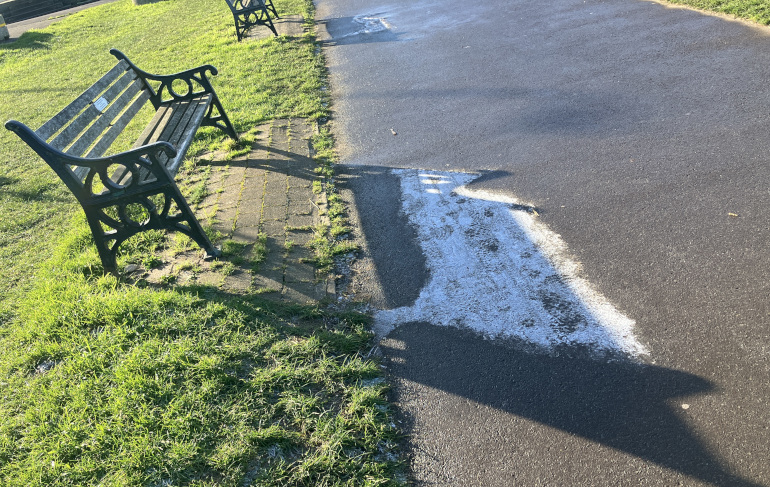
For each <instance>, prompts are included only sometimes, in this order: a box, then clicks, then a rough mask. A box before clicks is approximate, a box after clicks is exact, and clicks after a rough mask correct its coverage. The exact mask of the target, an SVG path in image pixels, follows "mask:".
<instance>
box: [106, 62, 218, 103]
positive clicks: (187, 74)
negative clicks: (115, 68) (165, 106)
mask: <svg viewBox="0 0 770 487" xmlns="http://www.w3.org/2000/svg"><path fill="white" fill-rule="evenodd" d="M110 54H112V55H113V56H115V57H116V58H117V59H122V60H124V61H126V63H128V65H129V66H130V67H131V69H133V70H134V71H136V73H137V74H138V75H139V76H140V77H141V78H143V79H144V81H145V84H147V86H148V87H150V85H149V84H148V83H147V81H148V80H149V81H156V82H159V83H160V86H159V87H158V88H157V90H155V89H153V90H152V91H153V94H154V97H155V99H156V100H155V101H154V102H153V103H156V102H157V103H159V102H160V101H161V99H162V97H163V91H164V89H165V90H167V91H168V93H169V94H170V95H171V96H172V97H173V99H175V100H183V99H186V98H191V97H193V96H196V95H200V94H204V93H214V88H213V87H212V86H211V83H210V82H209V79H208V77H207V76H206V72H207V71H208V72H209V73H211V75H212V76H216V75H217V74H218V73H219V72H218V71H217V68H215V67H214V66H212V65H210V64H204V65H203V66H198V67H197V68H192V69H188V70H185V71H180V72H178V73H174V74H164V75H161V74H152V73H148V72H147V71H144V70H143V69H140V68H138V67H137V66H136V65H135V64H134V63H132V62H131V60H130V59H128V57H127V56H126V55H125V54H123V53H122V52H120V51H119V50H117V49H110ZM177 80H179V81H182V82H183V83H185V84H186V85H187V93H185V94H183V95H182V94H179V93H177V92H176V91H174V89H173V87H172V83H174V81H177ZM193 83H196V84H197V85H198V86H200V88H202V90H199V91H195V90H194V88H193ZM150 88H151V87H150ZM156 108H157V105H156Z"/></svg>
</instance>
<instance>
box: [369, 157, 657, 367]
mask: <svg viewBox="0 0 770 487" xmlns="http://www.w3.org/2000/svg"><path fill="white" fill-rule="evenodd" d="M393 173H394V174H395V175H397V176H398V177H399V178H400V180H401V191H402V195H403V210H404V212H405V213H406V214H407V215H408V217H409V222H410V223H411V224H413V225H414V226H415V227H416V228H417V232H418V238H419V240H420V245H421V247H422V250H423V252H424V254H425V257H426V262H427V266H428V270H429V274H430V279H429V282H428V284H427V285H426V286H425V288H424V289H423V290H422V291H421V292H420V296H419V297H418V299H417V300H416V301H415V303H414V304H413V305H412V306H408V307H402V308H396V309H392V310H381V311H378V312H376V313H375V331H376V332H377V334H378V335H379V336H385V335H386V334H387V333H389V332H390V331H391V330H393V329H394V328H395V327H397V326H398V325H400V324H403V323H409V322H429V323H432V324H434V325H440V326H456V327H461V328H470V329H472V330H475V331H476V332H478V333H481V334H482V335H484V336H486V337H488V338H517V339H521V340H524V341H526V342H528V343H531V344H533V345H536V346H538V347H543V348H546V349H552V348H553V347H556V346H560V345H582V346H588V347H590V348H591V349H594V350H596V349H600V350H602V351H606V352H621V353H623V354H626V355H629V356H632V357H638V356H640V355H644V354H647V350H646V349H645V347H644V346H643V345H642V344H641V343H639V342H638V341H637V340H636V338H635V337H634V335H633V326H634V322H633V320H631V319H630V318H628V317H626V316H624V315H623V314H622V313H620V312H619V311H618V310H617V309H615V307H614V306H613V305H612V304H611V303H609V302H608V301H607V299H606V298H604V297H603V296H602V295H601V294H599V293H598V292H596V291H595V290H594V289H593V288H592V286H591V285H590V284H589V283H588V282H587V281H586V280H585V279H583V278H582V277H580V276H579V264H578V263H577V262H575V261H574V260H572V259H571V258H570V257H569V256H568V255H567V251H566V246H565V244H564V242H563V241H562V240H561V238H560V237H559V235H557V234H556V233H554V232H552V231H550V230H549V229H548V228H547V227H546V226H545V225H544V224H542V223H540V222H539V221H538V219H537V216H536V214H535V213H534V211H532V209H531V208H529V207H527V206H526V205H522V204H521V203H520V202H518V201H516V200H515V199H513V198H508V197H501V196H499V195H493V194H490V193H485V192H479V191H472V190H470V189H469V188H468V187H467V185H468V184H469V183H470V182H471V181H473V180H474V179H476V178H477V177H478V176H479V175H478V174H468V173H453V172H433V171H420V170H412V169H399V170H394V171H393Z"/></svg>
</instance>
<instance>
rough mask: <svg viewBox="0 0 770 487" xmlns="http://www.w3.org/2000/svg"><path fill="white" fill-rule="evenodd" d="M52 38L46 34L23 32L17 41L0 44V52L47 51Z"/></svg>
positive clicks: (51, 35)
mask: <svg viewBox="0 0 770 487" xmlns="http://www.w3.org/2000/svg"><path fill="white" fill-rule="evenodd" d="M53 37H54V36H53V34H49V33H47V32H36V31H29V32H25V33H23V34H22V35H21V36H19V38H18V39H15V40H9V41H6V42H2V43H0V51H8V52H14V51H24V50H27V51H30V50H39V49H49V48H50V43H51V40H52V39H53Z"/></svg>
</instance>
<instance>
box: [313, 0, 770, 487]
mask: <svg viewBox="0 0 770 487" xmlns="http://www.w3.org/2000/svg"><path fill="white" fill-rule="evenodd" d="M317 8H318V11H317V19H318V21H319V24H320V25H321V27H322V31H321V39H322V40H323V42H324V49H325V53H326V56H327V61H328V63H329V69H330V74H331V76H330V83H331V89H332V95H333V98H334V100H335V101H334V111H335V113H334V117H333V123H334V124H335V133H336V134H337V135H338V137H339V141H340V151H341V162H342V163H343V164H344V167H343V169H344V170H343V171H342V172H343V174H342V176H341V180H342V182H343V183H344V185H341V186H342V187H343V188H344V189H346V191H347V192H346V193H345V195H346V197H347V198H348V199H349V201H350V202H351V208H352V211H353V212H354V215H353V216H354V220H355V221H356V222H357V223H358V236H359V238H360V243H361V246H362V248H363V249H365V252H364V254H363V255H362V257H361V258H360V259H359V260H358V261H357V262H356V263H354V265H353V269H352V275H351V282H350V283H349V284H348V285H347V287H346V289H345V292H346V293H347V294H349V295H351V296H354V297H356V298H358V299H363V300H365V301H367V302H369V303H370V304H371V305H372V306H373V307H374V308H375V309H377V310H382V311H394V310H397V309H399V308H409V307H413V308H414V307H416V305H418V304H419V303H422V302H424V300H423V297H424V294H425V293H426V292H427V291H426V290H427V289H429V288H430V287H431V286H432V285H433V284H434V277H435V276H437V275H438V276H444V275H448V274H447V273H445V272H443V269H440V272H436V268H435V265H436V264H435V262H436V259H433V258H427V257H426V253H427V252H428V250H429V249H428V250H426V249H425V248H424V247H423V245H424V242H425V239H424V235H428V234H440V233H441V232H443V231H444V230H445V227H444V226H441V224H443V222H439V223H440V224H439V223H436V226H432V225H433V223H425V225H428V228H427V229H425V228H418V227H416V226H415V223H414V222H415V221H416V220H415V218H413V216H414V215H412V214H411V213H408V211H407V210H408V208H409V205H407V204H406V203H405V202H406V201H407V199H411V198H412V196H413V195H410V194H407V193H405V192H404V191H403V186H402V184H401V178H400V176H399V173H398V172H396V171H395V169H399V168H413V169H418V170H423V171H425V173H430V174H433V173H435V172H442V173H445V172H449V171H460V172H463V173H475V174H479V175H480V176H481V177H480V178H478V179H477V180H476V181H475V182H474V183H473V185H474V187H475V189H476V190H477V191H479V192H486V193H492V194H497V195H500V196H501V198H504V199H508V200H516V201H519V202H521V204H522V205H523V206H526V207H529V208H532V209H534V210H535V211H536V213H537V219H538V221H539V222H540V223H542V224H543V225H544V226H546V227H547V228H549V229H550V230H551V231H552V232H554V233H555V234H557V235H559V236H560V238H561V240H562V241H563V242H565V245H566V246H567V249H568V253H569V254H570V255H572V256H573V257H574V261H575V262H576V263H577V264H579V266H580V271H579V274H580V276H581V278H583V279H585V280H586V281H587V282H589V283H591V285H592V286H593V287H594V288H595V289H596V290H597V291H598V292H600V293H601V295H602V296H604V297H605V298H606V299H607V300H608V301H609V302H611V303H613V304H614V305H615V307H616V308H617V309H619V310H620V311H621V312H623V313H624V314H625V315H626V316H628V317H629V319H631V320H632V321H634V323H635V327H634V329H635V333H636V336H637V338H638V339H639V341H640V342H641V343H642V344H643V345H644V346H645V347H646V348H647V350H649V355H648V356H646V357H645V358H643V359H642V360H640V361H634V360H623V359H618V358H617V357H614V358H606V357H605V358H604V359H597V358H596V357H595V354H593V352H594V350H592V349H590V348H589V349H586V348H580V347H569V346H567V347H561V348H557V349H555V350H554V349H550V350H537V349H535V350H533V347H532V346H531V344H530V343H527V342H526V341H524V342H522V341H521V340H501V339H496V338H494V337H490V336H486V335H484V334H477V333H474V332H472V330H470V329H469V328H468V327H467V324H466V323H463V322H462V320H460V321H456V320H454V319H450V320H449V321H443V322H442V321H441V320H440V319H438V320H437V319H435V318H436V317H435V316H434V317H433V318H434V319H430V320H421V321H416V322H406V323H401V324H400V326H396V327H395V328H394V329H393V331H391V332H390V333H389V334H388V335H387V336H386V337H385V339H384V340H383V342H382V345H381V349H382V352H383V354H384V356H385V359H386V363H387V364H388V370H389V372H390V374H391V379H392V383H393V385H394V389H393V391H394V392H393V399H394V400H395V401H396V402H397V404H398V405H399V407H400V410H401V411H402V413H403V416H404V417H403V419H402V420H403V421H404V424H405V425H406V433H407V435H408V436H409V438H410V442H411V446H410V448H411V451H410V454H411V464H412V470H413V476H414V479H415V483H416V484H417V485H458V486H460V485H463V486H467V485H479V486H491V485H501V486H510V485H521V486H534V485H549V486H552V485H580V486H583V485H598V486H606V485H618V486H620V485H622V486H639V485H655V486H659V485H661V486H662V485H665V486H669V485H687V486H690V485H692V486H703V485H719V486H743V485H750V486H760V485H763V486H770V453H769V452H770V403H769V402H768V401H769V400H770V380H768V378H769V377H770V308H769V307H768V301H769V296H770V254H768V252H767V242H768V241H770V225H768V220H767V209H768V207H770V190H768V188H770V174H768V171H767V163H768V154H769V153H770V139H768V137H767V134H768V132H770V117H768V111H767V108H768V106H770V83H768V79H770V30H768V28H765V27H759V26H756V25H753V24H750V23H746V22H741V21H736V20H733V19H730V18H727V17H725V16H717V15H710V14H706V13H702V12H697V11H693V10H689V9H684V8H672V7H669V6H666V5H663V4H659V3H654V2H647V1H640V0H616V1H611V2H610V1H601V0H585V1H584V0H556V1H553V2H546V3H542V2H539V3H532V2H526V1H523V0H513V1H510V0H506V1H502V0H484V1H481V2H474V3H473V4H468V3H467V2H461V1H458V0H419V1H406V0H393V1H389V2H387V3H384V2H378V1H375V0H334V1H331V0H319V1H318V3H317ZM426 193H427V191H426ZM407 197H408V198H407ZM425 197H426V198H427V197H428V196H427V195H426V196H425ZM410 204H411V203H410ZM412 206H415V207H418V206H419V205H412ZM450 227H451V225H450ZM455 230H458V231H456V232H455V233H456V234H458V235H463V234H468V233H473V232H468V231H463V230H464V229H463V228H462V227H455ZM465 230H473V231H474V232H475V231H476V229H475V228H473V229H471V228H468V229H465ZM447 231H448V230H447ZM483 231H490V232H491V231H492V229H490V228H486V229H484V230H483ZM544 303H545V304H548V303H547V302H545V301H544ZM551 304H553V301H551ZM466 305H467V303H466V302H463V301H461V300H455V301H451V300H449V301H446V307H447V308H449V309H450V310H451V309H452V308H458V309H460V308H465V307H466ZM552 307H553V306H552ZM556 308H558V306H556ZM438 311H440V313H439V312H438ZM438 311H437V312H436V315H440V316H444V313H445V312H446V311H447V310H446V309H444V310H438ZM557 311H558V309H557ZM519 325H522V326H524V323H519ZM535 348H537V347H535Z"/></svg>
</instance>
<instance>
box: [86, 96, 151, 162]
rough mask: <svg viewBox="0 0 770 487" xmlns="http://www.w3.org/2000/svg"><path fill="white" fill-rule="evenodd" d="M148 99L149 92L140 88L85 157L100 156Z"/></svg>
mask: <svg viewBox="0 0 770 487" xmlns="http://www.w3.org/2000/svg"><path fill="white" fill-rule="evenodd" d="M149 99H150V93H149V92H148V91H147V90H142V92H141V93H140V94H139V96H138V97H136V99H134V101H133V102H132V103H131V105H130V106H129V107H128V108H127V109H126V111H125V112H123V114H122V115H120V118H118V119H117V120H116V121H115V122H114V123H113V124H112V125H111V126H110V127H109V128H108V129H107V130H106V131H105V132H104V133H103V135H102V138H101V139H99V142H97V143H96V145H94V147H93V149H91V151H90V152H89V153H88V155H87V156H86V157H101V156H102V155H103V154H104V153H105V152H106V151H107V149H109V148H110V146H111V145H112V143H113V142H114V141H115V139H116V138H118V135H120V133H121V132H122V131H123V129H124V128H126V125H128V123H129V122H130V121H131V120H132V119H133V118H134V115H136V114H137V113H138V112H139V110H141V109H142V107H143V106H144V104H145V102H147V100H149Z"/></svg>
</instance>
